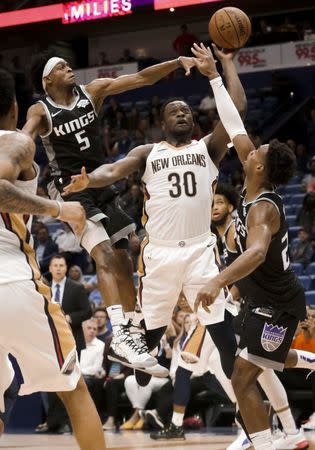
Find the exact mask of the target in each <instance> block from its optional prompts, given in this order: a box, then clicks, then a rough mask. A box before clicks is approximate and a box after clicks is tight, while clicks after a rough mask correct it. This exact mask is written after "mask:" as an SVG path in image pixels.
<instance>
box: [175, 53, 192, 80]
mask: <svg viewBox="0 0 315 450" xmlns="http://www.w3.org/2000/svg"><path fill="white" fill-rule="evenodd" d="M178 61H179V64H180V65H181V66H182V68H183V69H184V70H185V75H186V77H188V76H189V75H190V70H191V69H192V67H194V66H195V65H196V64H195V58H190V57H189V56H180V57H179V58H178Z"/></svg>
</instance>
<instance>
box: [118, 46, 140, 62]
mask: <svg viewBox="0 0 315 450" xmlns="http://www.w3.org/2000/svg"><path fill="white" fill-rule="evenodd" d="M134 61H136V58H134V57H133V56H132V55H131V50H130V48H125V49H124V51H123V56H122V57H121V58H120V59H119V62H120V63H130V62H134Z"/></svg>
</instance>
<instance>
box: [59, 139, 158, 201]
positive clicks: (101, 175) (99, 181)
mask: <svg viewBox="0 0 315 450" xmlns="http://www.w3.org/2000/svg"><path fill="white" fill-rule="evenodd" d="M152 148H153V144H146V145H139V146H138V147H135V148H134V149H133V150H131V151H130V152H129V153H128V155H127V156H126V157H125V158H123V159H120V160H119V161H116V162H115V163H113V164H103V165H102V166H100V167H98V168H97V169H95V170H93V172H91V173H89V174H87V173H86V170H85V167H82V169H81V174H80V175H72V177H71V183H70V184H68V186H65V188H64V192H63V195H68V194H70V193H71V192H79V191H83V190H84V189H87V188H99V187H103V186H109V185H110V184H113V183H115V182H116V181H118V180H121V179H122V178H125V177H127V176H128V175H130V174H132V173H134V172H136V171H137V170H144V168H145V164H146V160H147V157H148V155H149V153H150V152H151V150H152Z"/></svg>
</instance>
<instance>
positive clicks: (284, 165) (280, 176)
mask: <svg viewBox="0 0 315 450" xmlns="http://www.w3.org/2000/svg"><path fill="white" fill-rule="evenodd" d="M266 167H267V179H268V181H269V182H270V183H271V184H272V185H274V186H278V185H279V184H287V183H288V181H289V180H290V178H292V177H293V175H294V173H295V170H296V157H295V154H294V152H293V150H291V148H290V147H289V146H288V145H287V144H284V143H283V142H279V141H278V139H273V140H272V141H270V142H269V147H268V151H267V154H266Z"/></svg>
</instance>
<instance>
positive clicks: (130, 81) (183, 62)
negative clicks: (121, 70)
mask: <svg viewBox="0 0 315 450" xmlns="http://www.w3.org/2000/svg"><path fill="white" fill-rule="evenodd" d="M194 65H195V61H194V58H189V57H186V56H180V57H179V58H177V59H174V60H172V61H166V62H163V63H160V64H155V65H154V66H151V67H147V68H145V69H143V70H140V72H137V73H133V74H130V75H121V76H120V77H118V78H99V79H96V80H94V81H92V82H91V83H90V84H88V85H87V86H86V90H87V91H88V93H89V94H90V95H91V97H92V99H93V101H94V103H95V105H96V109H97V110H99V109H100V107H101V106H102V103H103V101H104V99H105V97H107V96H109V95H116V94H120V93H121V92H126V91H130V90H132V89H137V88H140V87H142V86H148V85H152V84H154V83H156V82H157V81H159V80H161V79H162V78H164V77H165V76H167V75H169V74H170V73H171V72H174V70H176V69H178V68H179V67H181V68H183V69H184V70H185V72H186V75H189V74H190V70H191V68H192V67H193V66H194Z"/></svg>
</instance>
